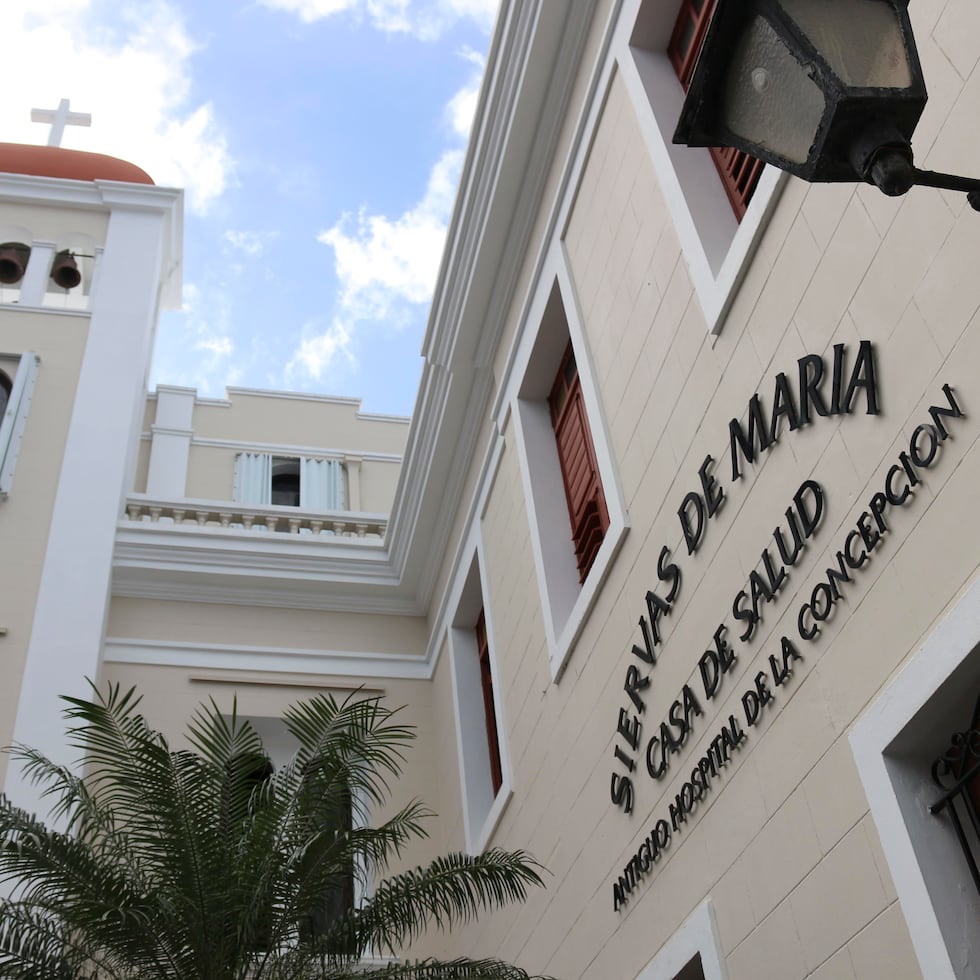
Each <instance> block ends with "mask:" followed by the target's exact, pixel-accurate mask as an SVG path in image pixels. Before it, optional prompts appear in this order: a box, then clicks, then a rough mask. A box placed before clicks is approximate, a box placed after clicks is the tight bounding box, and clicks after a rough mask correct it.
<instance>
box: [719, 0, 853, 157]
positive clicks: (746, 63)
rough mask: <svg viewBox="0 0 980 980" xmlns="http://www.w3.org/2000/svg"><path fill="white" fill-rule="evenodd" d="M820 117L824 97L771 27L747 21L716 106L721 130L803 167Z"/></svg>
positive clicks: (761, 21)
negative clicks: (720, 101) (719, 105)
mask: <svg viewBox="0 0 980 980" xmlns="http://www.w3.org/2000/svg"><path fill="white" fill-rule="evenodd" d="M849 2H853V0H849ZM823 113H824V96H823V93H822V92H821V91H820V88H819V87H818V86H817V83H816V82H814V81H813V79H812V78H810V76H809V75H807V73H806V70H805V69H804V67H803V66H802V65H801V64H800V63H799V62H798V61H797V60H796V58H794V57H793V55H792V54H791V53H790V51H789V49H788V48H787V47H786V45H785V43H784V42H783V41H782V40H781V38H780V37H779V35H778V34H777V33H776V31H775V30H774V29H773V27H772V25H771V24H770V23H769V22H768V21H767V20H765V19H764V18H762V17H759V16H756V17H755V18H753V20H752V21H751V23H750V24H749V25H748V27H747V29H746V30H745V31H744V33H743V34H742V35H741V37H740V38H739V39H738V42H737V45H736V50H735V54H734V56H733V57H732V60H731V62H730V63H729V67H728V74H727V76H726V79H725V94H724V104H723V106H722V119H723V121H724V123H725V125H726V126H727V127H728V129H729V130H731V132H733V133H734V134H735V135H737V136H740V137H742V139H744V140H747V141H748V142H750V143H755V144H756V145H758V146H760V147H761V148H763V149H765V150H769V151H770V152H772V153H775V154H777V155H778V156H781V157H783V158H784V159H786V160H789V161H790V162H792V163H806V161H807V159H808V158H809V156H810V148H811V147H812V146H813V143H814V140H815V138H816V135H817V130H818V129H819V128H820V122H821V120H822V119H823Z"/></svg>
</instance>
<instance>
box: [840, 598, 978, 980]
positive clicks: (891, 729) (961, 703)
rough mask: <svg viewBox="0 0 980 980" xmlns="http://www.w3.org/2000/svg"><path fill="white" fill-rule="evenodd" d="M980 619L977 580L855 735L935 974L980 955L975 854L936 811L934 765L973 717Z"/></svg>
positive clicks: (915, 936)
mask: <svg viewBox="0 0 980 980" xmlns="http://www.w3.org/2000/svg"><path fill="white" fill-rule="evenodd" d="M978 624H980V583H977V582H974V583H973V585H972V586H970V588H969V589H968V590H967V592H966V594H965V595H963V596H962V597H961V598H960V599H959V601H958V602H957V603H956V605H955V606H954V607H953V609H952V611H951V612H950V613H949V614H948V615H947V616H946V618H945V619H944V620H943V621H942V622H941V623H940V624H939V626H937V627H936V629H935V630H934V631H933V633H932V634H931V636H929V638H928V639H927V640H926V641H925V643H923V644H922V646H921V647H920V648H919V650H918V651H917V652H916V653H915V654H914V655H913V656H912V657H911V659H910V660H909V661H908V662H907V663H906V664H905V665H904V666H903V667H902V669H901V671H899V672H898V674H897V675H896V676H895V678H894V679H893V680H892V681H891V683H889V684H888V685H887V686H886V687H885V688H884V689H883V690H882V691H881V693H880V695H879V696H878V698H877V700H875V701H874V702H873V703H872V704H871V706H870V707H869V708H868V709H867V711H866V712H865V713H864V715H863V716H862V717H861V718H860V720H859V721H858V722H857V723H856V724H855V725H854V727H853V729H852V730H851V734H850V743H851V749H852V751H853V752H854V759H855V762H856V763H857V768H858V772H859V773H860V775H861V782H862V784H863V785H864V790H865V793H866V795H867V798H868V803H869V805H870V807H871V815H872V817H873V818H874V822H875V826H876V828H877V830H878V836H879V837H880V838H881V846H882V850H883V852H884V855H885V859H886V860H887V862H888V866H889V870H890V871H891V876H892V879H893V880H894V882H895V891H896V892H897V894H898V899H899V901H900V902H901V906H902V912H903V914H904V916H905V921H906V924H907V925H908V927H909V935H910V936H911V937H912V945H913V947H914V949H915V952H916V956H917V957H918V960H919V969H920V970H921V972H922V975H923V976H924V977H928V978H929V980H965V978H967V977H972V976H974V975H975V971H973V970H972V967H971V964H976V963H977V962H978V961H980V927H978V925H977V917H976V914H975V908H976V902H977V888H976V884H975V882H974V880H973V876H972V873H971V869H970V865H969V861H968V860H967V859H966V857H965V855H964V851H963V846H962V844H961V842H960V840H959V839H958V835H957V832H956V829H955V826H954V822H953V820H952V819H951V818H950V815H949V814H948V813H946V812H940V813H936V814H934V813H932V812H931V807H932V806H933V805H934V804H935V803H936V802H937V801H938V800H939V799H940V798H941V797H942V796H943V791H942V790H940V789H939V788H938V787H937V786H936V784H935V782H934V781H933V775H932V767H933V765H934V763H935V761H936V759H937V758H938V757H939V756H941V755H943V754H944V753H945V751H946V750H947V749H948V748H949V744H950V735H951V734H952V732H953V731H955V730H956V729H957V728H959V727H960V726H963V725H966V724H969V721H970V718H971V715H972V713H973V711H974V709H975V705H976V698H977V691H980V626H978ZM970 896H972V898H971V897H970ZM971 908H972V909H973V910H974V911H973V912H971V911H970V910H971Z"/></svg>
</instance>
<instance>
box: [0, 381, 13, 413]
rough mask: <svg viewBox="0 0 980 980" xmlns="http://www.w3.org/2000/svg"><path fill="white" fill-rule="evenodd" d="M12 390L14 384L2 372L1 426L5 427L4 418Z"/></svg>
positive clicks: (0, 389)
mask: <svg viewBox="0 0 980 980" xmlns="http://www.w3.org/2000/svg"><path fill="white" fill-rule="evenodd" d="M12 388H13V382H12V381H11V380H10V378H9V377H7V375H6V374H5V373H4V372H3V371H0V425H3V417H4V415H5V414H6V411H7V402H8V401H10V391H11V389H12Z"/></svg>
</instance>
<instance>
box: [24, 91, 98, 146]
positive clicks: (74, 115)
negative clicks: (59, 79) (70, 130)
mask: <svg viewBox="0 0 980 980" xmlns="http://www.w3.org/2000/svg"><path fill="white" fill-rule="evenodd" d="M31 122H39V123H51V132H50V133H49V134H48V146H61V137H62V136H64V135H65V126H91V125H92V117H91V116H90V115H89V114H88V113H87V112H69V111H68V99H62V100H61V101H60V102H59V103H58V108H57V109H31Z"/></svg>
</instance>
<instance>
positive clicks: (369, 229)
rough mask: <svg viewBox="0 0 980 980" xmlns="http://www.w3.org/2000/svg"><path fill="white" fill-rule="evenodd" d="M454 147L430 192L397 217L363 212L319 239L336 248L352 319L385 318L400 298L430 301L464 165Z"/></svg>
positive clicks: (344, 305)
mask: <svg viewBox="0 0 980 980" xmlns="http://www.w3.org/2000/svg"><path fill="white" fill-rule="evenodd" d="M462 159H463V153H462V150H449V151H447V152H446V153H444V154H443V156H442V157H441V158H440V159H439V161H438V162H437V163H436V165H435V167H434V168H433V170H432V173H431V174H430V175H429V183H428V187H427V188H426V192H425V196H424V197H423V198H422V200H421V201H420V202H419V203H418V204H417V205H415V207H413V208H412V209H411V210H409V211H406V212H405V213H404V214H403V215H401V217H399V218H396V219H394V220H392V219H390V218H387V217H385V216H384V215H368V214H366V213H365V212H364V211H362V212H361V213H360V214H358V215H357V217H356V218H352V217H351V216H350V215H345V216H344V217H343V218H341V220H340V221H339V222H338V223H337V224H336V225H334V226H333V228H330V229H329V230H328V231H325V232H322V233H321V234H320V235H319V237H318V240H319V241H320V242H322V243H323V244H324V245H329V246H330V247H331V248H332V249H333V250H334V256H335V262H336V272H337V277H338V279H339V281H340V285H341V296H340V304H341V307H342V308H343V309H344V311H345V312H346V313H347V315H348V316H350V317H351V318H353V319H359V320H360V319H369V318H370V319H383V318H385V317H386V316H388V314H389V313H390V312H391V309H392V307H393V305H394V304H395V302H396V301H398V300H404V301H407V302H409V303H427V302H428V301H429V299H430V298H431V296H432V290H433V288H434V287H435V281H436V275H437V274H438V271H439V261H440V259H441V257H442V248H443V244H444V242H445V238H446V224H447V222H448V219H449V213H450V210H451V208H452V203H453V198H454V195H455V192H456V183H457V180H458V179H459V169H460V166H461V164H462Z"/></svg>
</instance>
